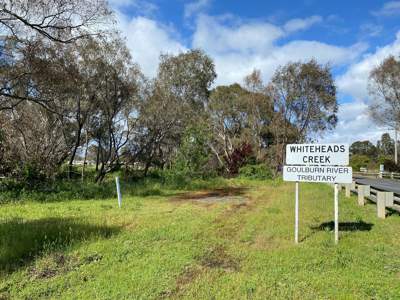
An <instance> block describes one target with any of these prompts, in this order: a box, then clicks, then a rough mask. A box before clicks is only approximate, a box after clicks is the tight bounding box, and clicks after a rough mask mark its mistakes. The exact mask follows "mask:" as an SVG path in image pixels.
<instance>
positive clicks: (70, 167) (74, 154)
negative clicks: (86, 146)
mask: <svg viewBox="0 0 400 300" xmlns="http://www.w3.org/2000/svg"><path fill="white" fill-rule="evenodd" d="M81 133H82V126H81V125H80V124H79V126H78V131H77V137H76V140H75V145H74V148H73V150H72V154H71V157H70V159H69V164H68V179H71V173H72V166H73V164H74V159H75V156H76V152H77V150H78V148H79V145H80V143H81Z"/></svg>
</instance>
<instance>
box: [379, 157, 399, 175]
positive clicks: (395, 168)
mask: <svg viewBox="0 0 400 300" xmlns="http://www.w3.org/2000/svg"><path fill="white" fill-rule="evenodd" d="M382 164H383V165H384V166H385V171H387V172H396V173H399V172H400V165H399V164H397V165H396V163H395V162H394V161H393V160H391V159H385V160H384V161H383V163H382Z"/></svg>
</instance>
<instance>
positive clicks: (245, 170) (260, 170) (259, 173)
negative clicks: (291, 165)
mask: <svg viewBox="0 0 400 300" xmlns="http://www.w3.org/2000/svg"><path fill="white" fill-rule="evenodd" d="M239 176H240V177H246V178H251V179H272V178H273V177H274V175H273V172H272V171H271V169H270V168H269V167H267V166H266V165H265V164H259V165H246V166H244V167H241V168H240V169H239Z"/></svg>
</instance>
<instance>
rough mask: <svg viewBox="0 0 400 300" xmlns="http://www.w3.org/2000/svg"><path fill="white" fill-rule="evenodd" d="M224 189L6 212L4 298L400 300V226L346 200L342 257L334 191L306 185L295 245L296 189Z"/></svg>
mask: <svg viewBox="0 0 400 300" xmlns="http://www.w3.org/2000/svg"><path fill="white" fill-rule="evenodd" d="M225 185H226V186H229V187H228V188H223V189H217V188H212V189H208V190H202V191H188V192H182V191H176V190H163V191H162V192H155V193H151V192H149V193H143V194H141V195H134V194H130V195H131V196H126V194H125V197H124V199H123V207H122V209H119V208H118V207H117V201H116V199H115V198H112V199H111V198H110V199H101V200H71V201H59V202H48V203H39V202H30V201H26V202H21V203H9V204H2V205H1V206H0V220H1V221H0V270H1V273H0V276H1V277H0V299H42V298H44V299H47V298H49V299H138V298H140V299H160V298H161V299H162V298H168V299H170V298H172V299H174V298H186V299H266V298H282V299H287V298H297V299H315V298H324V299H344V298H346V299H348V298H351V299H352V298H354V299H357V298H358V299H398V298H400V217H399V216H398V215H396V214H393V215H391V216H390V217H389V218H387V219H386V220H381V219H378V218H377V217H376V207H375V206H374V205H372V204H371V205H367V206H365V207H361V208H360V207H357V204H356V199H355V197H352V198H351V199H346V198H345V197H344V195H343V194H341V195H340V221H341V226H340V229H341V231H340V243H339V245H337V246H335V245H334V235H333V232H332V226H333V224H332V220H333V189H332V188H331V187H329V186H327V185H319V184H301V185H300V189H301V190H300V240H301V243H300V244H299V245H295V244H294V242H293V231H294V228H293V227H294V226H293V224H294V185H293V184H288V183H282V182H281V181H279V180H275V181H265V182H257V181H249V180H239V179H234V180H226V181H225ZM209 196H212V197H223V196H228V198H226V199H227V201H218V202H214V201H212V200H215V198H208V200H210V201H205V199H204V198H205V197H209ZM228 200H229V201H228Z"/></svg>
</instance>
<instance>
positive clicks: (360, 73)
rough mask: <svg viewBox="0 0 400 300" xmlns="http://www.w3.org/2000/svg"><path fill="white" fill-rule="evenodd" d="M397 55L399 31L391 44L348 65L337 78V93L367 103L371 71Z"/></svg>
mask: <svg viewBox="0 0 400 300" xmlns="http://www.w3.org/2000/svg"><path fill="white" fill-rule="evenodd" d="M399 54H400V31H399V32H398V33H397V35H396V39H395V41H394V42H393V43H392V44H389V45H387V46H385V47H382V48H377V49H376V51H375V53H368V54H366V55H365V56H364V57H363V58H362V59H361V60H360V61H358V62H357V63H354V64H352V65H350V67H349V68H348V69H347V72H346V73H345V74H343V75H342V76H339V77H338V78H337V85H338V88H339V91H340V92H342V93H345V94H349V95H351V96H353V97H354V98H356V99H364V100H365V101H368V78H369V74H370V72H371V70H372V69H373V68H374V67H376V66H378V65H379V63H381V62H382V61H383V60H384V59H385V58H386V57H388V56H389V55H399Z"/></svg>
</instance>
